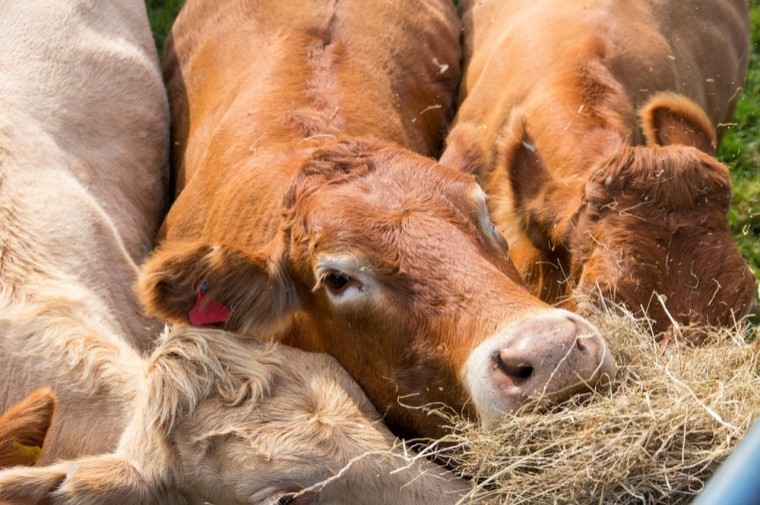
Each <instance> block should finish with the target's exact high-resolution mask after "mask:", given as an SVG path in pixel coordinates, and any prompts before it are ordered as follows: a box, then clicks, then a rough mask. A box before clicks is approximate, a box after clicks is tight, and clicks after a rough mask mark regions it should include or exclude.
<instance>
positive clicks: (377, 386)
mask: <svg viewBox="0 0 760 505" xmlns="http://www.w3.org/2000/svg"><path fill="white" fill-rule="evenodd" d="M298 163H300V164H301V170H300V174H299V175H298V177H297V178H296V179H295V181H294V183H293V184H292V187H291V188H290V190H289V191H288V193H287V196H286V197H285V201H284V208H285V213H286V218H285V220H284V225H283V226H282V229H281V230H280V233H279V234H278V235H277V237H276V238H275V240H274V241H273V242H272V243H270V244H269V245H268V246H267V247H265V248H263V249H261V248H260V249H258V250H250V249H248V248H247V247H246V244H244V243H238V244H231V243H215V244H212V243H207V242H206V241H203V240H187V241H182V242H180V241H174V240H172V239H171V235H169V238H168V239H167V240H166V241H165V242H164V244H163V245H162V246H161V247H159V249H158V250H157V252H156V253H155V254H154V255H153V256H152V257H151V258H150V259H149V261H148V262H147V263H146V265H145V267H144V269H143V272H142V276H141V281H140V285H139V292H140V296H141V298H142V300H143V302H144V303H145V305H146V307H148V310H149V311H151V312H152V313H153V314H157V315H160V316H162V317H164V318H165V319H167V320H169V321H172V322H178V323H180V322H182V323H186V322H188V314H189V313H190V311H191V310H193V308H194V306H196V304H197V303H198V299H197V287H198V286H199V285H202V284H204V286H207V290H206V291H205V292H204V301H203V302H201V303H205V300H214V301H215V302H218V303H222V304H224V306H226V307H229V309H230V312H229V315H228V316H227V317H226V318H225V319H226V320H225V321H224V322H223V325H224V327H225V328H228V329H232V330H236V331H242V332H247V333H254V334H262V333H263V332H273V331H280V330H281V329H282V328H283V327H284V326H285V323H287V322H289V321H290V320H291V316H294V315H299V314H300V315H301V316H303V315H304V314H306V316H307V317H308V318H309V319H310V321H311V323H312V324H311V325H310V326H311V327H313V331H306V330H305V328H301V329H300V331H298V332H296V335H295V336H292V333H293V332H291V338H290V340H286V342H288V343H293V344H295V345H298V346H301V347H306V348H311V349H316V350H323V351H327V352H329V353H331V354H333V355H334V356H336V357H337V358H338V361H340V363H341V364H342V365H343V366H344V367H346V369H347V370H348V372H349V373H350V374H351V375H352V376H353V377H354V378H355V379H357V381H358V382H359V383H360V384H361V386H362V387H363V388H364V389H365V391H366V392H367V393H368V395H369V396H370V398H371V399H372V401H373V402H374V403H375V405H376V406H377V407H378V408H379V409H380V410H381V411H384V412H385V414H386V419H387V420H388V421H389V423H390V424H391V425H392V426H394V427H395V428H396V429H398V430H399V431H402V432H404V433H405V434H426V435H439V434H440V433H441V431H440V426H439V421H438V420H437V419H435V418H431V416H427V415H425V413H424V412H423V411H421V410H419V409H416V410H409V409H406V408H402V407H400V405H399V403H400V402H401V403H405V404H409V405H412V406H420V405H426V404H431V403H432V404H443V405H448V406H451V407H453V408H455V409H458V410H462V409H464V410H466V411H467V412H469V413H472V411H476V412H477V413H478V414H479V415H480V417H481V420H482V421H483V422H484V423H486V424H491V423H494V422H496V421H497V420H498V419H500V418H501V417H502V415H503V413H504V412H506V411H509V410H512V409H514V408H515V407H517V406H519V405H520V404H522V403H523V402H524V401H525V397H526V395H528V394H530V393H533V392H539V393H541V392H545V393H547V394H556V395H557V396H558V397H564V396H569V395H570V394H571V393H572V392H574V391H575V390H577V388H578V386H579V384H581V383H583V382H588V381H591V382H592V383H593V382H594V381H596V380H597V379H598V378H599V377H601V376H602V375H604V374H611V373H612V371H613V369H614V365H613V361H612V358H611V356H610V354H609V352H608V351H607V350H606V347H605V344H604V342H603V340H602V339H601V337H600V336H599V334H598V332H597V330H596V329H595V328H593V327H592V326H591V325H590V324H589V323H588V322H587V321H585V320H583V319H581V318H579V317H578V316H575V315H573V314H570V313H568V312H566V311H560V310H557V309H552V308H550V307H548V306H546V305H545V304H543V303H541V302H540V301H539V300H538V299H536V298H534V297H532V296H530V295H529V294H528V293H527V292H526V291H525V289H524V288H523V287H522V286H521V285H520V283H519V277H518V275H517V273H516V271H515V269H514V267H513V265H512V264H511V262H510V261H509V259H508V251H507V246H506V243H505V242H504V240H503V238H502V237H501V235H500V234H499V233H498V232H497V231H496V230H495V229H494V227H493V224H492V223H491V220H490V218H489V214H488V211H487V208H486V201H485V195H484V193H483V191H482V190H481V189H480V188H479V186H478V185H477V184H476V183H475V180H474V178H473V177H472V176H469V175H466V174H461V173H457V172H455V171H453V170H451V169H448V168H445V167H443V166H441V165H438V164H437V163H435V162H434V161H433V160H429V159H427V158H424V157H421V156H418V155H415V154H412V153H409V152H406V151H402V150H400V149H399V148H398V147H396V146H393V145H391V144H388V143H383V142H379V141H375V140H361V141H355V140H352V141H346V142H334V143H333V144H331V145H329V146H328V147H324V148H322V149H317V150H315V151H311V152H309V153H308V154H307V155H305V157H303V158H302V159H300V160H298ZM180 198H182V197H181V196H180ZM176 205H177V204H175V207H176ZM172 210H173V211H174V210H175V209H172ZM244 225H245V224H244V223H239V224H238V225H236V226H244ZM209 303H210V302H209ZM470 398H471V399H472V400H474V401H473V402H472V403H470V402H469V399H470Z"/></svg>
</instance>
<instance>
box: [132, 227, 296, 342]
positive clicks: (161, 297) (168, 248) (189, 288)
mask: <svg viewBox="0 0 760 505" xmlns="http://www.w3.org/2000/svg"><path fill="white" fill-rule="evenodd" d="M284 263H285V262H284V261H283V259H282V255H280V254H277V253H273V254H267V253H262V254H255V255H253V254H249V253H246V252H244V251H239V250H236V249H234V248H231V247H228V246H225V245H219V244H217V245H212V244H207V243H205V242H164V243H163V245H162V246H160V247H159V248H158V250H156V251H155V252H154V253H153V254H152V255H151V256H150V258H148V260H147V261H146V262H145V264H144V265H143V267H142V270H141V272H140V277H139V280H138V283H137V288H136V289H137V293H138V296H139V297H140V300H141V301H142V303H143V305H144V306H145V307H146V309H147V311H148V313H149V314H151V315H153V316H156V317H160V318H163V319H165V320H167V321H169V322H171V323H190V324H193V325H196V326H202V325H218V326H221V327H223V328H225V329H227V330H231V331H239V332H257V331H266V329H268V328H271V327H274V326H277V325H278V324H279V323H281V322H282V320H283V319H284V318H285V317H287V316H288V315H289V313H291V312H292V311H294V310H297V308H298V306H299V299H298V294H297V293H298V290H297V289H296V287H295V285H294V283H293V281H292V280H291V277H290V275H289V273H288V272H287V269H286V267H285V264H284Z"/></svg>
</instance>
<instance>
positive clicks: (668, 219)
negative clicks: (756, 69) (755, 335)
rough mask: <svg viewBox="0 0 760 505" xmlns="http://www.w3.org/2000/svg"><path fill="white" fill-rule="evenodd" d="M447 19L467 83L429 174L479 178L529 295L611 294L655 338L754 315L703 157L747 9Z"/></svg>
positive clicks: (628, 9)
mask: <svg viewBox="0 0 760 505" xmlns="http://www.w3.org/2000/svg"><path fill="white" fill-rule="evenodd" d="M461 9H462V15H463V19H464V29H465V65H466V70H465V75H464V78H463V84H462V87H461V90H460V103H461V106H460V109H459V111H458V113H457V117H456V119H455V126H454V127H453V129H452V131H451V133H450V135H449V139H448V142H447V143H448V147H447V150H446V152H445V153H444V156H443V158H442V162H443V163H444V164H448V165H450V166H455V167H458V168H460V169H461V170H463V171H466V172H471V173H476V174H477V175H478V177H479V179H480V181H481V184H482V185H483V186H484V188H485V189H486V192H487V193H488V195H489V198H490V199H489V207H490V209H491V211H492V213H493V215H494V220H495V222H496V223H497V226H498V227H499V229H500V230H501V231H502V232H503V233H504V234H505V235H506V238H507V241H508V242H509V245H510V249H511V252H512V254H511V258H512V260H513V261H514V262H515V265H516V266H517V268H518V270H519V271H520V273H521V275H522V277H523V278H524V279H525V280H526V281H527V283H528V285H529V286H530V288H531V290H532V291H533V292H534V293H535V294H537V295H539V296H540V297H541V298H542V299H544V300H546V301H548V302H552V303H556V302H564V303H566V304H567V306H568V307H575V306H576V303H577V301H578V300H581V301H583V300H585V299H586V297H587V296H591V297H592V299H596V298H597V297H599V296H600V295H601V296H602V297H611V298H614V299H615V300H617V301H621V302H623V303H625V304H627V305H628V307H629V308H631V309H633V310H635V311H640V312H643V313H646V314H647V315H649V316H650V317H651V318H652V319H653V325H654V327H655V330H657V331H663V330H666V329H667V328H668V327H670V325H671V318H673V319H674V320H675V321H677V322H678V323H679V324H680V325H683V326H689V325H693V326H699V325H704V324H711V325H732V324H734V323H735V322H736V321H737V320H738V319H740V318H741V317H743V316H744V315H745V314H747V313H748V312H751V311H753V310H754V307H755V300H754V297H755V293H754V292H755V290H754V287H755V284H754V280H753V276H752V274H751V273H750V271H749V269H748V268H747V266H746V262H745V261H744V260H743V259H742V257H741V255H740V254H739V252H738V250H737V249H736V246H735V245H734V243H733V239H732V237H731V234H730V232H729V230H728V225H727V222H726V211H727V208H728V202H729V201H730V196H731V193H730V180H729V176H728V171H727V169H726V167H725V166H723V165H721V164H720V163H718V162H717V161H715V160H714V159H713V158H712V157H711V156H710V155H712V154H714V153H715V149H716V146H717V142H718V140H719V139H720V136H721V135H722V134H723V132H724V131H725V124H726V123H727V122H728V121H729V120H730V118H731V115H732V113H733V109H734V106H735V104H736V100H737V98H738V96H739V94H740V91H741V86H742V83H743V80H744V75H745V72H746V68H747V53H748V22H747V11H748V6H747V2H746V1H744V0H713V1H710V2H707V3H705V2H694V1H686V2H669V1H666V0H656V1H654V2H651V1H643V0H642V1H633V2H627V3H625V4H622V3H617V4H615V5H614V6H612V5H611V4H609V3H605V2H601V1H592V2H584V1H575V0H573V1H569V2H568V1H559V0H541V1H538V2H531V3H525V2H517V1H495V0H485V1H481V2H470V1H465V2H462V6H461ZM557 27H561V29H558V28H557ZM697 34H699V35H697ZM644 144H646V146H647V147H643V145H644ZM526 145H527V146H529V147H526ZM634 146H640V147H634ZM687 146H688V147H687ZM473 151H475V152H476V153H478V154H473ZM473 164H475V166H473ZM658 295H662V298H659V299H658ZM568 297H572V298H568ZM660 300H662V301H660ZM583 303H585V302H583ZM582 307H583V305H581V307H579V308H582ZM699 335H700V333H699V332H698V331H695V332H694V333H693V336H694V338H695V339H698V338H699Z"/></svg>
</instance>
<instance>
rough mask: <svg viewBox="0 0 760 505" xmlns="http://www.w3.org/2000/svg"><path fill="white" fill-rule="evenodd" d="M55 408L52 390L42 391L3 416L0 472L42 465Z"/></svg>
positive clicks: (43, 389)
mask: <svg viewBox="0 0 760 505" xmlns="http://www.w3.org/2000/svg"><path fill="white" fill-rule="evenodd" d="M55 405H56V398H55V395H54V394H53V392H52V391H51V390H50V388H40V389H37V390H35V391H32V393H31V394H30V395H29V396H27V397H26V398H24V399H23V400H22V401H20V402H19V403H17V404H16V405H14V406H13V407H11V408H9V409H8V410H6V411H5V412H4V413H3V415H2V416H0V468H6V467H9V466H16V465H33V464H35V463H36V462H37V461H39V459H40V456H42V444H43V442H44V441H45V436H46V435H47V432H48V429H49V428H50V424H51V423H52V422H53V414H54V413H55Z"/></svg>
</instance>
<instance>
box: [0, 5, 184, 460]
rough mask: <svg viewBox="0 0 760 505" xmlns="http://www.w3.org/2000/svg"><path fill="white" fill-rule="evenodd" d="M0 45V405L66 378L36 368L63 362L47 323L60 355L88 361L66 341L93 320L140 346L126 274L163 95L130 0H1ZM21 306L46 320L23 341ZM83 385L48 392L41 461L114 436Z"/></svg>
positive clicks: (158, 197)
mask: <svg viewBox="0 0 760 505" xmlns="http://www.w3.org/2000/svg"><path fill="white" fill-rule="evenodd" d="M0 45H2V48H3V50H2V51H0V111H2V113H1V114H0V306H1V307H2V312H3V314H2V317H3V321H2V322H0V356H1V357H2V358H3V359H2V360H0V361H1V364H0V409H7V408H9V407H10V406H11V405H13V404H14V403H16V402H18V401H20V400H21V399H22V398H24V397H25V396H26V395H28V394H29V393H31V392H32V391H33V390H34V389H36V388H38V387H43V386H51V387H52V388H53V389H54V391H56V393H57V392H58V390H59V389H60V387H63V386H62V385H61V384H60V383H58V384H52V383H48V382H47V380H46V379H45V378H46V377H56V375H55V368H56V367H58V366H60V364H61V362H50V361H49V360H47V359H46V356H47V353H48V348H47V345H48V344H50V341H49V340H45V338H46V337H45V335H47V338H49V339H50V340H54V339H56V338H61V339H68V337H69V336H76V338H74V339H68V340H66V341H67V342H69V345H70V346H71V347H70V348H69V353H70V354H69V355H68V358H65V359H71V360H75V361H76V362H77V363H80V364H81V366H83V367H85V368H87V364H88V363H89V358H86V357H85V358H81V356H80V355H79V354H78V353H77V348H78V346H86V345H87V339H88V338H89V336H90V335H91V334H93V333H96V334H107V335H109V339H108V342H107V343H103V345H105V346H117V347H119V346H121V347H124V346H129V347H133V348H134V349H135V350H136V351H141V352H146V351H147V350H148V349H149V348H150V347H151V346H152V343H153V341H154V340H155V338H156V336H157V335H158V334H159V332H160V330H161V327H162V323H161V322H159V321H158V320H153V319H149V318H147V317H146V316H145V315H144V312H143V309H142V307H141V305H140V302H139V300H138V299H137V296H136V294H135V293H134V291H133V289H132V286H133V283H134V282H135V280H136V279H137V273H138V269H137V264H138V263H139V262H141V261H142V260H143V258H144V257H145V256H146V255H147V253H148V251H149V250H150V248H151V247H152V243H153V241H154V239H155V235H156V232H157V230H158V228H159V226H160V223H161V220H162V219H163V214H164V208H165V207H166V203H165V201H164V199H165V194H166V193H168V156H169V104H168V100H167V97H166V90H165V88H164V85H163V80H162V78H161V72H160V69H159V66H158V58H157V55H156V48H155V44H154V42H153V38H152V36H151V32H150V29H149V27H148V20H147V14H146V11H145V4H144V2H142V1H141V0H120V1H114V2H105V3H98V4H95V3H93V2H90V1H86V0H66V1H60V0H30V1H28V2H22V3H15V2H10V3H7V4H5V5H3V12H2V15H1V16H0ZM25 310H32V311H37V312H39V313H40V314H41V317H42V318H43V319H41V321H44V322H45V324H46V326H41V325H39V324H37V323H35V324H34V329H35V332H36V333H35V334H34V335H33V336H31V337H30V339H31V341H22V342H18V341H14V340H13V339H12V338H11V335H10V334H9V331H10V328H11V327H13V328H17V327H18V323H17V322H13V321H10V320H9V319H8V317H9V316H8V315H9V314H12V313H17V312H18V311H21V312H23V311H25ZM14 331H17V330H14ZM53 335H55V336H53ZM17 346H21V347H20V348H19V347H17ZM11 357H14V359H11ZM80 358H81V359H80ZM62 359H63V360H64V362H65V359H64V358H62ZM113 387H114V388H117V387H118V386H116V385H114V386H113ZM126 389H127V390H128V389H129V388H126ZM90 394H94V392H91V391H81V392H80V394H78V395H77V396H71V397H68V398H67V401H66V402H61V403H60V404H59V405H58V408H57V410H56V415H55V417H54V419H53V424H52V426H51V428H50V431H49V433H48V438H47V441H46V447H45V450H44V453H43V455H42V460H41V462H42V463H43V464H44V463H47V462H50V461H53V460H55V459H56V458H59V457H74V456H78V455H80V454H87V453H94V452H98V453H99V452H102V451H103V450H105V449H112V448H113V447H114V446H115V444H116V442H118V430H114V427H115V426H119V424H120V423H121V419H122V417H123V415H124V412H122V410H121V409H120V408H118V406H116V405H111V404H102V405H99V406H97V407H96V406H94V405H92V404H91V403H90ZM115 431H116V432H115Z"/></svg>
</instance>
